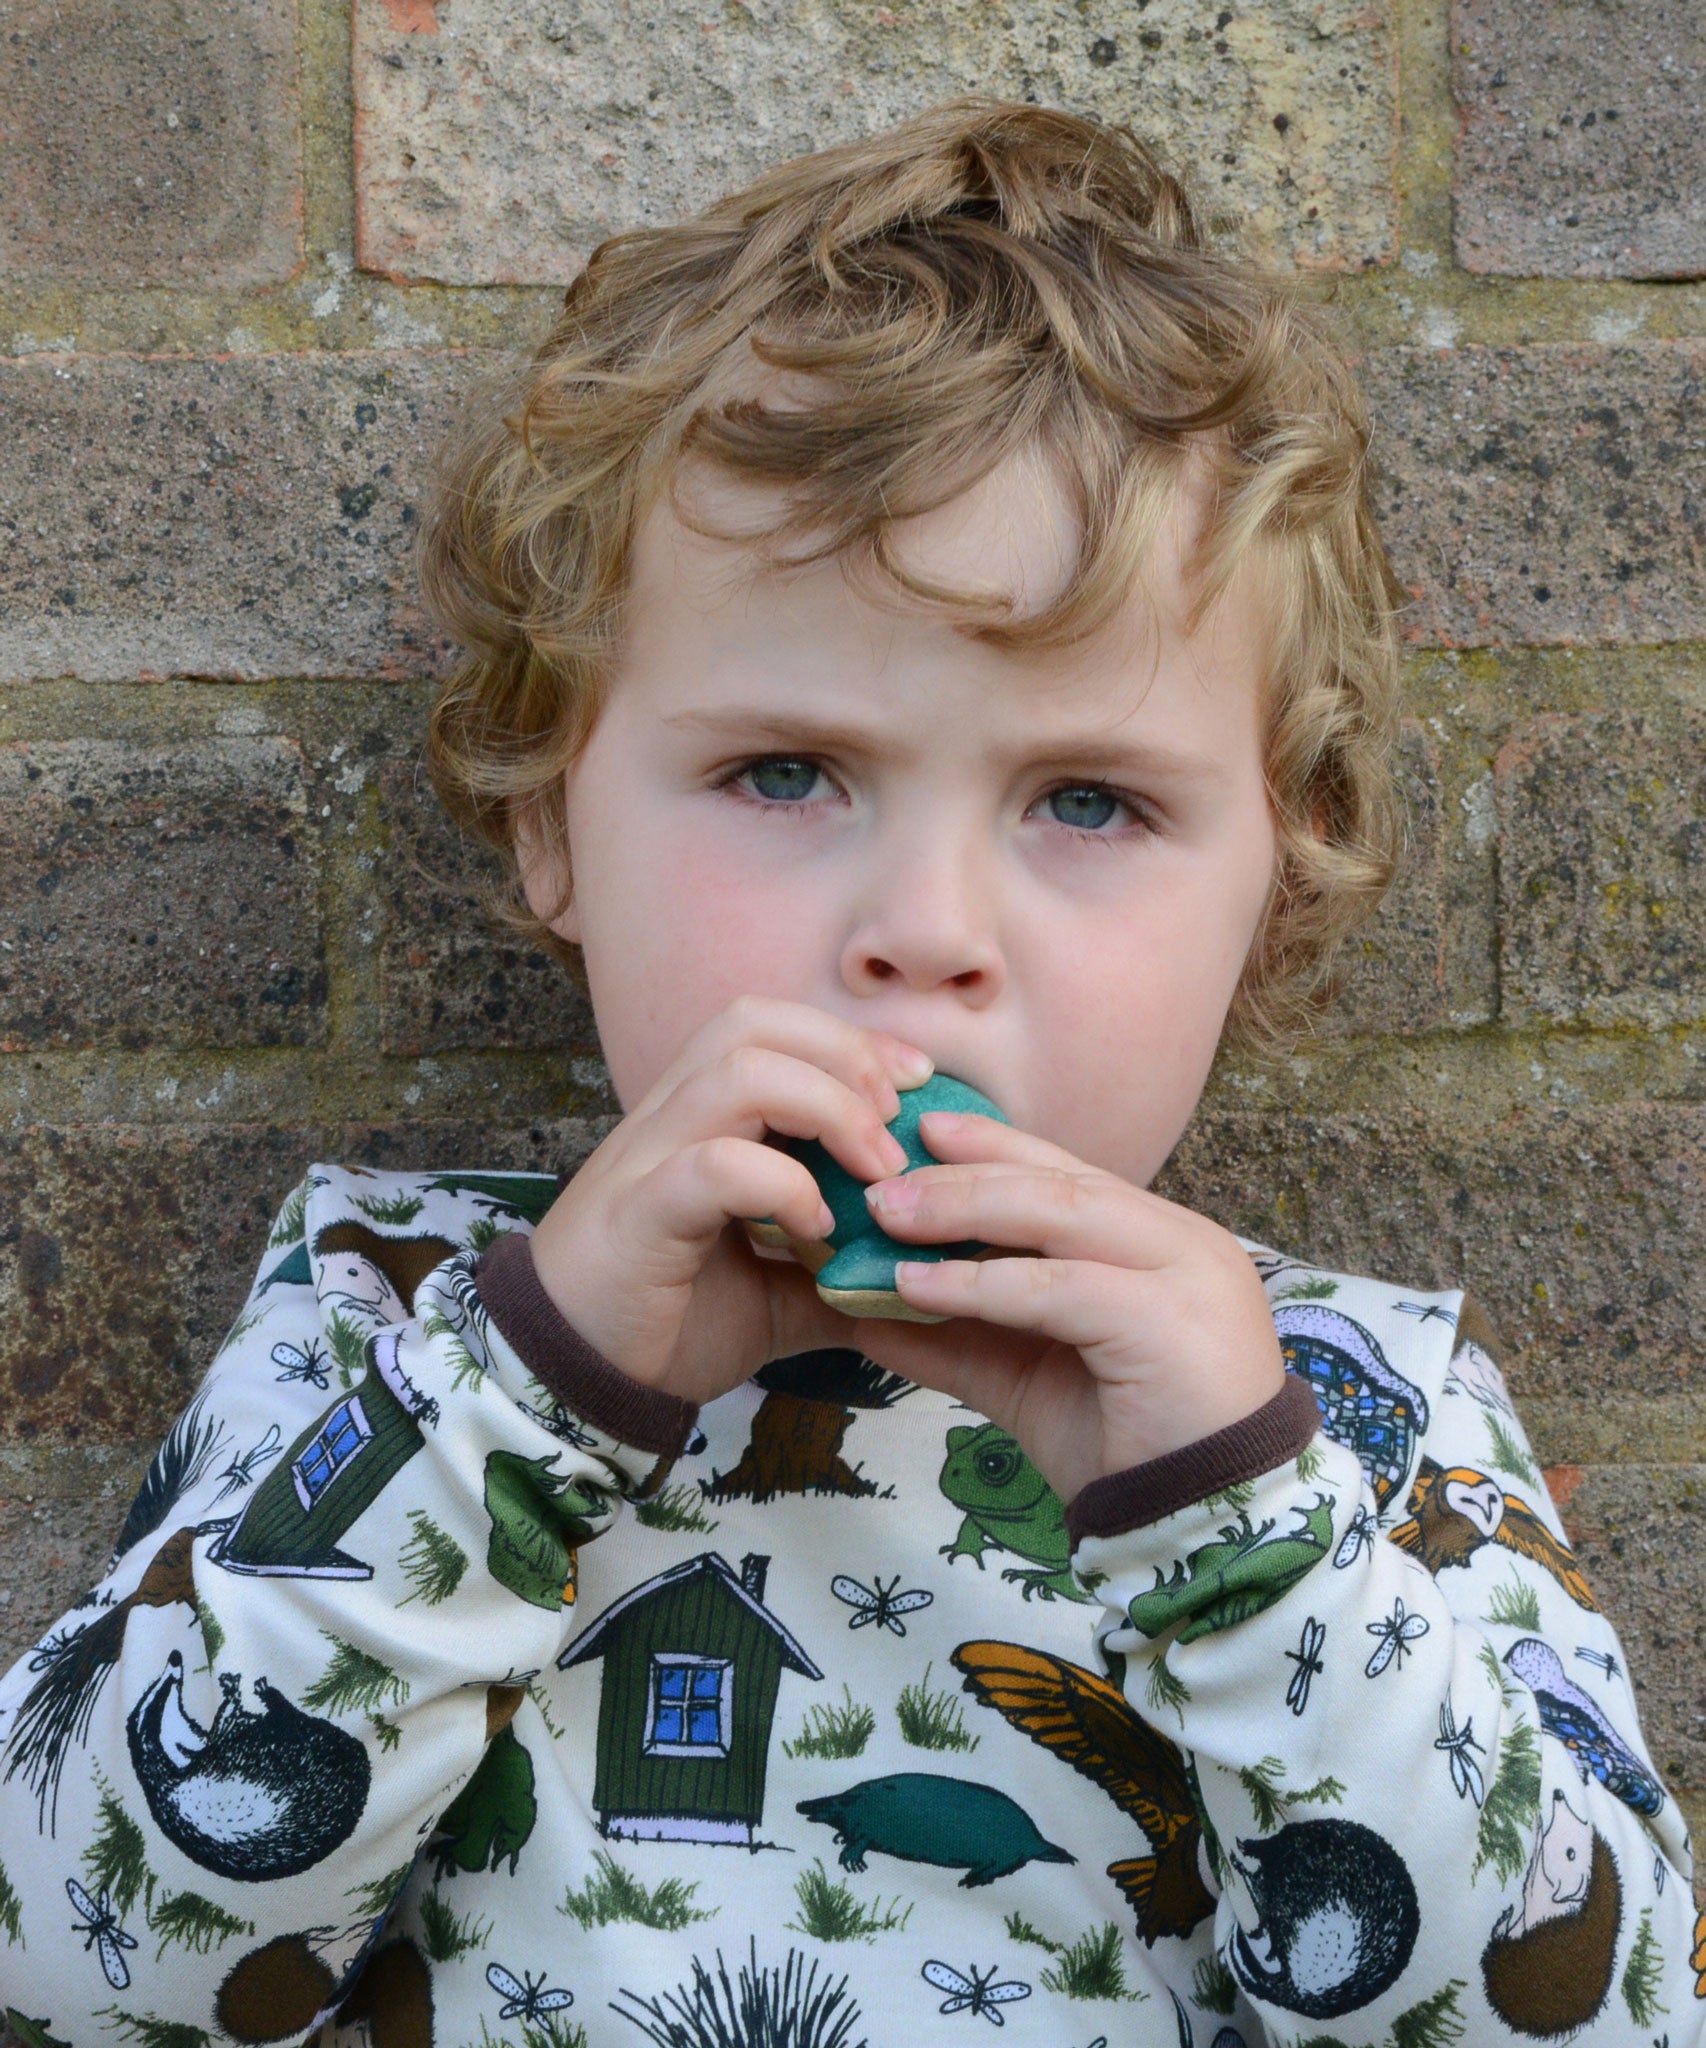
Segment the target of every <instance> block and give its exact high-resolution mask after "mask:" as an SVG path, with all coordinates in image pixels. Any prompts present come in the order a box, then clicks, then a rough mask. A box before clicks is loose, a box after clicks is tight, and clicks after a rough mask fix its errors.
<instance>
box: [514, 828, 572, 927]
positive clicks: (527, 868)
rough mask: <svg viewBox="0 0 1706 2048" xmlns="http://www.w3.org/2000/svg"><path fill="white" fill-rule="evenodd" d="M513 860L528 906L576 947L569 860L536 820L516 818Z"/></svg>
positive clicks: (535, 914)
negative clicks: (552, 843)
mask: <svg viewBox="0 0 1706 2048" xmlns="http://www.w3.org/2000/svg"><path fill="white" fill-rule="evenodd" d="M515 861H516V866H517V868H518V869H519V870H520V873H521V887H522V893H523V894H524V895H525V896H526V898H527V907H528V909H529V910H531V911H532V913H533V915H534V916H535V917H537V918H539V919H541V920H542V921H543V922H544V923H546V924H548V925H549V926H550V927H551V929H552V931H554V932H555V933H556V934H557V936H558V938H560V939H567V940H568V942H569V944H570V945H572V946H578V945H579V944H580V937H581V931H580V916H579V913H578V912H577V911H576V909H575V899H574V891H573V889H572V888H571V887H570V886H569V871H568V860H567V857H566V855H565V853H564V852H563V851H562V850H561V849H560V848H554V847H552V846H551V845H549V844H548V843H547V841H546V839H545V837H544V835H543V834H542V833H541V832H540V830H539V826H538V822H537V820H535V819H532V818H529V817H526V816H523V817H521V818H519V819H518V820H517V821H516V828H515Z"/></svg>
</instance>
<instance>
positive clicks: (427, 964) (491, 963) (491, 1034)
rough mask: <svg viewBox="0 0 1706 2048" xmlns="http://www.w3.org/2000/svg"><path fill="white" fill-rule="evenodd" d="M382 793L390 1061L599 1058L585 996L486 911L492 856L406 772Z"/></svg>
mask: <svg viewBox="0 0 1706 2048" xmlns="http://www.w3.org/2000/svg"><path fill="white" fill-rule="evenodd" d="M382 789H383V800H384V806H385V816H386V819H387V822H388V823H389V825H390V833H391V843H390V847H389V850H388V852H387V854H386V858H385V863H384V869H383V873H384V880H385V899H386V930H385V944H384V951H383V954H382V956H381V963H380V965H381V976H382V980H381V988H382V997H381V1007H382V1027H381V1028H382V1030H383V1033H384V1044H385V1049H386V1051H388V1052H398V1053H406V1054H418V1053H433V1052H448V1051H452V1050H454V1049H456V1048H459V1047H463V1046H474V1047H481V1046H517V1047H523V1048H527V1049H530V1050H538V1051H549V1050H552V1049H554V1048H557V1047H562V1048H563V1049H565V1050H574V1051H579V1052H589V1053H590V1052H595V1051H596V1050H597V1047H598V1035H597V1033H596V1031H595V1030H594V1028H593V1022H592V1006H591V1004H590V1002H589V1001H588V999H587V995H586V991H585V989H584V987H583V986H582V985H581V984H580V983H579V982H578V981H577V980H576V979H575V978H574V977H573V976H572V975H570V974H569V973H568V971H567V970H566V969H565V968H563V967H561V966H559V965H558V964H557V962H556V961H555V960H553V959H552V958H551V957H550V956H549V955H548V954H547V953H545V952H544V951H543V949H542V948H540V947H538V946H535V945H531V944H529V943H528V942H527V941H526V940H525V939H523V938H520V937H518V936H516V935H515V934H513V933H512V932H510V931H509V929H508V928H507V927H506V926H504V925H503V924H501V923H500V922H499V920H498V919H497V917H496V916H495V915H494V914H493V912H492V910H491V908H490V905H491V900H492V896H493V893H494V891H495V889H496V888H497V886H498V884H499V883H500V881H501V880H502V877H503V872H504V870H503V866H502V863H501V862H500V861H499V859H498V857H497V856H496V855H495V854H494V853H492V852H491V851H490V850H489V849H487V848H485V847H483V846H480V845H478V844H476V843H475V842H474V841H472V840H470V839H469V838H468V837H467V835H466V834H465V833H463V832H460V831H458V830H457V828H456V827H455V826H454V825H453V824H452V823H451V821H450V820H449V818H447V817H446V816H445V814H444V809H443V807H442V805H440V803H439V802H438V800H437V798H436V797H435V796H434V795H433V794H432V792H431V790H430V789H429V788H427V787H426V786H425V784H424V778H423V779H417V777H416V774H415V772H414V769H413V767H412V766H411V765H410V764H408V763H396V764H393V765H392V766H391V767H390V768H388V769H387V770H386V771H385V773H384V775H383V777H382Z"/></svg>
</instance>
